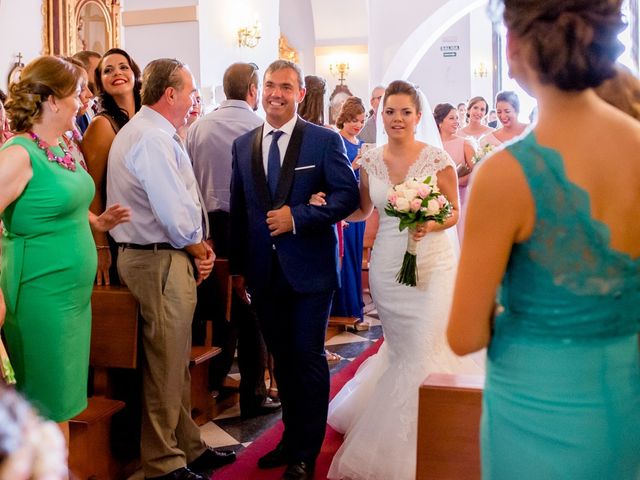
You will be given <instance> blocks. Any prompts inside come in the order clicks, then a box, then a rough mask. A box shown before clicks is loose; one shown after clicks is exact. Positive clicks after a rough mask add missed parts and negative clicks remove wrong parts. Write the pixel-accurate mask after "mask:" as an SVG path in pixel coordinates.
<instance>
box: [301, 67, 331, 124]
mask: <svg viewBox="0 0 640 480" xmlns="http://www.w3.org/2000/svg"><path fill="white" fill-rule="evenodd" d="M304 84H305V85H306V89H307V92H306V93H305V95H304V98H303V99H302V102H300V104H299V105H298V115H300V117H302V118H303V119H304V120H306V121H307V122H311V123H315V124H316V125H324V95H325V93H326V92H327V82H325V80H324V78H322V77H318V76H316V75H307V76H306V77H304Z"/></svg>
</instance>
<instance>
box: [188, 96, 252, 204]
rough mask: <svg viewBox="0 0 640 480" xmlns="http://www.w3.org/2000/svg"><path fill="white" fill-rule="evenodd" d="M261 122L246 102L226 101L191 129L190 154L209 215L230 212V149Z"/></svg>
mask: <svg viewBox="0 0 640 480" xmlns="http://www.w3.org/2000/svg"><path fill="white" fill-rule="evenodd" d="M262 123H263V120H262V119H261V118H260V117H259V116H258V115H256V114H255V113H254V112H253V110H252V109H251V107H250V106H249V104H248V103H247V102H245V101H244V100H225V101H224V102H222V103H221V104H220V106H219V107H218V108H217V109H216V110H214V111H213V112H210V113H208V114H207V115H205V116H204V117H203V118H201V119H200V120H198V121H197V122H196V123H194V124H193V125H192V126H191V128H190V129H189V133H188V134H187V152H189V157H191V161H192V162H193V171H194V173H195V176H196V180H197V182H198V185H199V186H200V191H201V192H202V197H203V199H204V204H205V207H206V209H207V212H214V211H217V210H221V211H224V212H229V197H230V185H231V146H232V145H233V142H234V140H235V139H236V138H238V137H239V136H240V135H243V134H245V133H247V132H250V131H251V130H253V129H254V128H257V127H259V126H260V125H262Z"/></svg>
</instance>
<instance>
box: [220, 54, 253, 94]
mask: <svg viewBox="0 0 640 480" xmlns="http://www.w3.org/2000/svg"><path fill="white" fill-rule="evenodd" d="M257 72H258V66H257V65H256V64H255V63H243V62H238V63H234V64H232V65H229V67H228V68H227V69H226V70H225V72H224V77H223V78H222V88H223V89H224V94H225V96H226V97H227V99H228V100H246V99H247V94H248V93H249V87H250V86H251V85H255V86H256V87H257V86H258V73H257Z"/></svg>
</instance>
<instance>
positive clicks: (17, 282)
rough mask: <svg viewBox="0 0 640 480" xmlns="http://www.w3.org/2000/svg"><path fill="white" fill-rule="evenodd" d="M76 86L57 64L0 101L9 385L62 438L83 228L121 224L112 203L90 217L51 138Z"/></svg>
mask: <svg viewBox="0 0 640 480" xmlns="http://www.w3.org/2000/svg"><path fill="white" fill-rule="evenodd" d="M81 83H82V77H81V73H80V71H79V69H78V68H77V67H76V66H75V65H72V64H70V63H68V62H66V61H65V60H63V59H61V58H57V57H51V56H44V57H39V58H37V59H35V60H33V61H32V62H30V63H29V64H28V65H27V66H25V67H24V70H23V71H22V74H21V77H20V80H19V81H18V82H15V83H12V84H11V87H10V91H9V100H8V101H7V114H8V115H9V119H10V121H11V125H12V128H13V129H14V131H15V133H16V135H15V136H14V137H13V138H11V140H9V141H8V142H6V143H5V144H4V145H3V146H2V149H1V150H0V219H2V221H3V222H4V232H3V236H2V259H1V262H2V266H1V268H0V287H1V288H2V295H0V300H4V303H5V305H6V321H5V319H4V318H2V317H0V326H2V324H3V322H4V326H3V330H4V333H5V335H6V339H7V347H8V350H9V356H10V358H11V362H12V364H13V367H14V369H15V374H16V382H17V383H16V385H17V388H18V389H19V390H20V391H21V392H22V393H23V394H24V395H25V396H26V397H27V399H28V400H29V401H30V402H31V403H33V404H34V405H35V406H36V408H37V409H38V411H39V412H40V414H41V415H43V416H45V417H47V418H49V419H51V420H54V421H56V422H59V423H60V427H61V429H62V430H63V432H64V433H65V435H66V436H67V438H68V433H69V430H68V428H69V425H68V420H69V419H70V418H72V417H74V416H75V415H77V414H78V413H80V412H81V411H82V410H84V409H85V408H86V406H87V379H88V374H89V338H90V335H91V291H92V288H93V278H94V276H95V271H96V270H95V269H96V251H95V243H94V241H93V238H92V237H91V230H94V231H95V230H98V231H102V232H104V231H107V230H109V229H110V228H112V227H113V226H115V225H117V224H118V223H120V222H122V221H126V220H127V219H128V217H129V210H128V209H124V208H122V207H120V206H119V205H114V206H112V207H110V208H109V209H108V210H107V211H105V212H104V213H103V214H102V215H100V216H99V217H98V216H96V215H94V214H93V213H91V212H90V211H88V208H89V203H90V202H91V199H92V198H93V192H94V187H93V182H92V181H91V177H89V175H88V173H87V172H86V171H85V169H84V168H82V167H81V166H80V165H79V164H78V162H77V161H76V160H75V159H74V158H73V156H72V155H71V154H70V153H69V151H68V150H67V148H66V146H65V144H64V142H63V141H62V140H61V138H60V137H61V136H62V135H63V134H64V132H66V131H69V130H71V129H72V128H73V126H74V124H75V118H76V113H77V111H78V108H79V107H80V98H79V97H80V90H81ZM87 215H88V217H87ZM1 311H2V309H0V312H1Z"/></svg>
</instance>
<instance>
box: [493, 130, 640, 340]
mask: <svg viewBox="0 0 640 480" xmlns="http://www.w3.org/2000/svg"><path fill="white" fill-rule="evenodd" d="M507 148H508V150H509V151H510V153H511V154H512V155H513V156H514V157H515V158H516V160H517V161H518V162H519V164H520V166H521V167H522V169H523V171H524V174H525V176H526V178H527V182H528V184H529V187H530V189H531V193H532V196H533V198H534V201H535V209H536V219H535V228H534V231H533V233H532V235H531V237H530V238H529V239H528V240H527V241H525V242H523V243H521V244H516V245H514V247H513V249H512V252H511V257H510V259H509V264H508V267H507V272H506V274H505V278H504V280H503V283H502V292H501V303H502V304H503V305H504V306H505V314H504V315H502V316H500V317H498V318H497V319H496V333H501V332H502V333H509V334H512V335H513V334H515V335H518V336H522V337H531V336H533V337H547V338H561V339H565V340H569V339H576V338H594V339H596V338H602V337H611V336H617V335H624V334H629V333H633V332H637V331H638V330H640V313H639V311H638V308H637V306H638V305H639V304H640V259H636V260H634V259H632V258H631V257H629V256H628V255H626V254H624V253H622V252H618V251H616V250H614V249H612V248H611V246H610V233H609V229H608V227H607V226H606V225H605V224H603V223H601V222H599V221H597V220H595V219H594V218H593V217H592V214H591V206H590V199H589V196H588V195H587V193H586V192H585V191H584V190H582V189H581V188H580V187H578V186H577V185H575V184H573V183H571V182H570V181H569V179H568V178H567V177H566V174H565V171H564V164H563V161H562V158H561V156H560V155H559V153H558V152H557V151H555V150H552V149H549V148H545V147H543V146H541V145H539V144H538V143H537V142H536V139H535V136H534V133H533V132H531V133H530V134H529V135H527V136H526V137H524V138H523V139H522V140H520V141H517V142H515V143H513V144H511V145H510V146H508V147H507ZM630 220H631V219H630Z"/></svg>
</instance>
